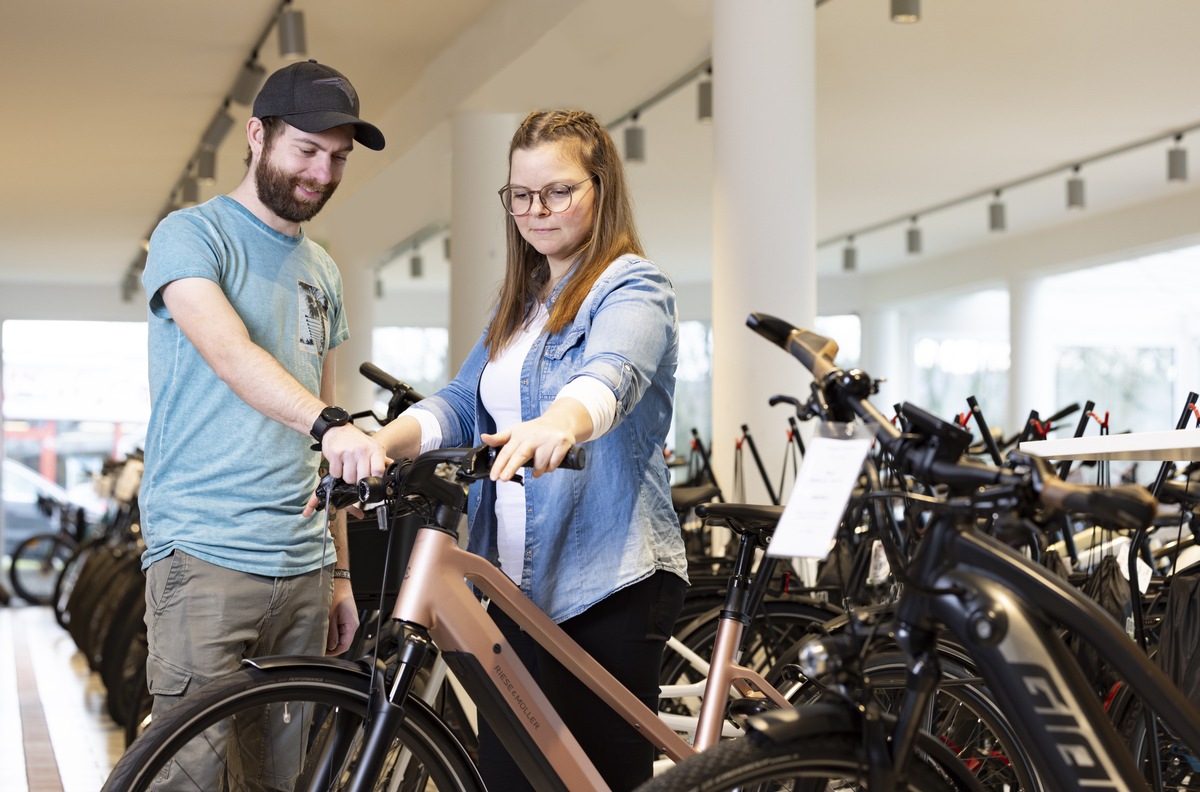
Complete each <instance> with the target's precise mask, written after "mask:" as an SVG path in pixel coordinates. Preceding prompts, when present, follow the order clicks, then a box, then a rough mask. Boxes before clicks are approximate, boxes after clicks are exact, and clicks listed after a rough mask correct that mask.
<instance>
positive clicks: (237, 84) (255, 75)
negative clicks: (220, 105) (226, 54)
mask: <svg viewBox="0 0 1200 792" xmlns="http://www.w3.org/2000/svg"><path fill="white" fill-rule="evenodd" d="M266 76H267V70H266V69H264V68H263V67H262V64H261V63H259V62H258V61H253V60H249V61H246V63H245V64H243V66H242V70H241V71H239V72H238V76H237V80H235V81H234V83H233V90H231V91H230V92H229V98H230V99H232V100H233V101H235V102H237V103H238V104H240V105H243V106H246V107H249V106H250V104H251V103H252V102H253V101H254V97H255V96H257V95H258V89H259V88H261V87H262V84H263V81H264V80H265V79H266Z"/></svg>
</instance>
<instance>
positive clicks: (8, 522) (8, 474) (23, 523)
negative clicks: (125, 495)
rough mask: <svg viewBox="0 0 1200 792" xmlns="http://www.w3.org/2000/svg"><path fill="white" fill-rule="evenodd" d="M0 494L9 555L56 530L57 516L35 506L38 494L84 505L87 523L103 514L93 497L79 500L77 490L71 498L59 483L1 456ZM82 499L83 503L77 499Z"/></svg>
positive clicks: (5, 552)
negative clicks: (26, 543)
mask: <svg viewBox="0 0 1200 792" xmlns="http://www.w3.org/2000/svg"><path fill="white" fill-rule="evenodd" d="M0 490H2V492H0V494H2V495H3V499H4V526H3V531H4V555H6V556H10V555H12V553H13V550H15V549H16V548H17V546H18V545H19V544H21V542H23V541H25V540H26V539H28V538H29V537H31V536H35V535H37V534H40V533H47V532H51V531H56V530H57V529H58V522H57V520H58V519H59V517H58V513H57V511H56V512H54V514H53V516H47V515H46V512H45V511H43V510H42V508H41V507H40V506H39V505H38V497H39V496H40V497H42V498H48V499H49V500H51V501H52V502H54V503H67V504H70V505H72V506H83V508H84V513H85V515H86V517H87V520H88V522H89V523H91V522H94V521H96V520H98V519H100V517H101V516H103V514H104V511H103V504H102V503H100V502H99V500H98V499H97V498H96V496H92V497H91V498H88V499H82V498H80V497H79V495H78V493H77V494H76V495H75V496H74V497H72V495H71V493H68V492H67V490H66V489H64V488H63V487H61V486H59V485H58V484H57V483H55V482H53V481H51V480H50V479H48V478H46V477H45V476H43V475H41V474H40V473H38V472H37V471H36V470H34V469H33V468H31V467H29V466H28V465H24V464H22V463H20V462H18V461H17V460H15V459H9V458H8V457H5V458H4V468H3V478H0ZM81 500H84V502H82V503H81V502H80V501H81Z"/></svg>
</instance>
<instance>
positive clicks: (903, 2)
mask: <svg viewBox="0 0 1200 792" xmlns="http://www.w3.org/2000/svg"><path fill="white" fill-rule="evenodd" d="M920 19H921V0H892V21H893V22H899V23H901V24H904V25H908V24H912V23H913V22H918V21H920Z"/></svg>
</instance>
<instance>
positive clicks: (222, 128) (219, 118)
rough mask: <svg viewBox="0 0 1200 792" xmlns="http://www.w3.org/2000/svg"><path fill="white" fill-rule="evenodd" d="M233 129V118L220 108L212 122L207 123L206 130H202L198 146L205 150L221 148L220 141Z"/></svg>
mask: <svg viewBox="0 0 1200 792" xmlns="http://www.w3.org/2000/svg"><path fill="white" fill-rule="evenodd" d="M230 129H233V116H231V115H229V112H228V111H227V110H226V109H225V108H224V107H222V108H221V109H220V110H218V111H217V114H216V115H215V116H213V120H212V121H210V122H209V123H208V129H206V130H204V134H203V135H202V136H201V137H200V145H201V146H202V147H205V148H210V149H216V148H220V147H221V141H223V140H224V139H225V136H226V135H228V134H229V130H230Z"/></svg>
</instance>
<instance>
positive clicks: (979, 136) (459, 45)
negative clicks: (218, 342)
mask: <svg viewBox="0 0 1200 792" xmlns="http://www.w3.org/2000/svg"><path fill="white" fill-rule="evenodd" d="M722 1H723V2H731V1H732V0H722ZM743 1H744V2H753V1H757V0H743ZM777 1H778V0H777ZM798 1H803V0H798ZM294 4H295V7H296V8H298V9H300V10H302V11H304V13H305V16H306V26H307V39H308V52H309V55H310V56H311V57H316V58H318V59H320V60H322V61H324V62H327V63H330V64H332V65H334V66H335V67H337V68H338V69H340V70H341V71H343V72H344V73H346V74H347V75H348V76H349V77H350V78H351V80H352V81H353V82H354V83H355V85H356V87H357V88H358V91H359V94H360V96H362V97H363V113H364V116H365V117H367V118H368V119H370V120H372V121H374V122H375V123H377V124H378V125H379V126H380V127H381V128H382V129H383V130H384V132H385V134H386V135H387V137H388V146H387V149H386V150H385V151H384V152H383V153H382V154H381V155H375V154H373V153H371V152H364V153H363V154H361V155H359V154H356V156H355V158H354V161H353V162H352V164H351V168H350V171H349V173H348V176H347V179H346V181H345V183H344V184H343V187H342V191H343V193H344V192H352V191H354V190H356V189H358V188H359V187H361V186H362V185H365V184H366V183H367V182H368V181H369V180H370V178H371V176H372V175H374V174H376V173H378V172H379V171H380V170H382V169H383V168H385V167H386V166H387V164H388V163H390V162H392V161H393V160H394V159H396V158H399V157H401V156H403V155H404V154H405V153H406V152H407V151H409V150H411V149H412V148H413V147H414V146H417V145H418V144H419V143H420V142H421V141H422V140H423V139H425V138H426V136H427V135H428V134H430V133H431V132H436V130H438V129H442V128H445V127H446V124H445V122H446V120H447V118H449V116H450V115H451V114H452V113H453V112H455V111H459V110H486V111H493V112H497V111H503V112H523V111H525V110H527V109H529V108H531V107H535V106H543V107H544V106H552V105H573V106H581V107H586V108H588V109H590V110H592V111H593V112H594V113H595V114H596V115H597V116H598V117H600V118H601V119H602V120H607V119H614V118H617V117H620V116H621V115H623V114H624V113H626V112H627V111H628V110H630V109H632V108H633V107H634V106H636V105H637V104H638V103H640V102H643V101H645V100H646V99H647V98H649V97H651V96H654V95H655V94H656V93H657V92H659V91H660V90H662V89H663V88H664V87H665V86H667V85H670V84H671V83H672V82H673V81H674V80H676V79H677V78H678V77H679V76H680V75H682V74H685V73H687V72H688V71H689V70H690V69H693V68H694V67H695V66H696V65H697V64H700V63H703V62H704V61H705V60H706V59H707V58H708V55H709V53H710V42H711V17H712V15H711V3H710V2H705V1H704V0H444V1H443V2H434V3H431V2H428V1H427V0H425V1H424V2H418V1H417V0H333V1H327V2H321V0H294ZM922 5H923V8H922V12H923V14H922V20H921V22H920V23H919V24H916V25H906V26H901V25H895V24H892V23H891V22H890V21H889V20H888V18H887V9H888V2H887V0H826V1H825V2H823V3H821V4H820V5H819V6H818V8H817V11H816V31H817V147H818V156H817V163H818V165H817V200H818V205H817V227H818V234H819V238H820V239H822V240H838V239H839V238H841V237H844V236H845V235H846V234H848V233H852V232H854V231H856V230H859V229H863V228H867V227H871V226H873V225H875V224H878V223H881V222H884V221H890V220H894V219H901V221H902V219H903V218H905V217H906V216H908V215H911V214H913V213H916V212H919V211H921V210H923V209H925V208H928V207H934V206H938V205H941V204H943V203H945V202H948V201H953V200H955V199H958V198H960V197H962V196H969V195H975V194H986V193H988V192H990V191H991V190H993V189H995V188H996V187H998V186H1003V185H1006V184H1010V183H1013V182H1016V181H1018V180H1021V179H1022V178H1024V177H1026V176H1028V175H1031V174H1037V173H1050V172H1051V171H1053V170H1054V169H1061V170H1062V173H1061V174H1051V175H1050V176H1049V177H1048V178H1046V179H1043V180H1040V181H1036V182H1033V183H1030V184H1028V185H1025V186H1023V187H1018V188H1013V189H1012V190H1010V191H1008V192H1007V193H1006V198H1007V202H1008V223H1009V228H1010V231H1009V233H1021V232H1022V231H1023V230H1029V229H1034V228H1040V227H1045V226H1046V225H1047V224H1053V223H1065V222H1071V220H1072V215H1071V214H1069V213H1067V212H1066V211H1064V209H1063V202H1064V195H1065V188H1064V185H1063V181H1064V180H1065V177H1066V171H1067V169H1068V168H1069V167H1070V166H1071V165H1072V164H1073V163H1076V162H1079V161H1084V160H1088V159H1090V158H1092V157H1095V156H1096V155H1099V154H1102V153H1104V152H1109V151H1112V150H1115V149H1118V148H1120V147H1123V146H1125V145H1127V144H1129V143H1131V142H1135V141H1141V140H1153V139H1155V138H1160V137H1161V138H1167V137H1169V136H1170V135H1171V134H1173V133H1174V132H1175V131H1176V130H1180V129H1186V128H1190V127H1191V126H1193V125H1197V124H1200V100H1198V98H1197V97H1198V94H1200V91H1198V90H1197V85H1198V83H1200V79H1198V78H1200V57H1198V55H1197V52H1198V50H1197V46H1196V38H1197V35H1198V33H1197V32H1198V31H1200V2H1196V0H1139V1H1138V2H1132V0H990V1H989V0H925V2H924V3H923V4H922ZM277 7H278V0H206V1H205V2H193V3H185V2H174V1H173V0H105V1H104V2H95V3H82V2H76V3H69V4H68V3H65V2H63V0H43V1H42V2H15V0H8V2H5V3H4V4H3V6H0V58H2V59H3V63H4V74H5V75H6V77H5V80H4V90H3V106H4V108H5V113H4V119H5V123H4V124H3V125H2V127H0V129H2V131H0V146H2V150H3V151H4V159H3V161H4V168H3V175H4V177H5V178H4V185H3V186H4V189H3V191H2V192H0V281H5V280H8V281H54V280H61V279H71V280H74V281H94V282H97V283H108V284H116V283H119V281H120V280H121V278H122V276H123V274H124V273H125V271H126V270H127V269H128V267H129V265H130V262H131V261H132V260H133V259H134V258H135V256H136V254H137V251H138V246H139V243H140V240H141V239H142V237H143V236H144V235H145V234H146V233H147V232H148V230H149V229H150V228H151V227H152V226H153V224H154V222H155V221H156V220H157V218H158V216H159V213H160V211H161V210H162V209H163V208H164V206H165V205H166V202H167V200H168V197H169V194H170V192H171V189H172V187H173V185H174V184H175V183H176V181H177V179H178V178H179V176H180V175H181V173H182V171H183V169H184V166H185V163H186V162H187V161H188V159H189V158H190V157H191V155H192V154H193V152H194V151H195V149H196V147H197V144H198V141H199V139H200V135H201V133H202V132H203V130H204V128H205V127H206V125H207V124H208V122H209V120H210V119H211V118H212V116H213V114H214V113H215V111H216V110H217V108H218V107H219V106H220V104H221V101H222V99H223V97H224V96H225V95H226V94H227V93H228V91H229V89H230V87H231V85H232V84H233V81H234V77H235V76H236V74H237V72H238V69H239V68H240V66H241V64H242V62H243V60H244V59H245V58H246V56H247V55H248V54H249V52H250V49H251V48H252V47H253V45H254V43H255V42H256V40H257V39H258V38H259V35H260V34H261V33H262V32H263V31H264V29H266V27H267V24H268V22H269V20H270V19H271V18H272V17H273V15H274V13H275V11H276V9H277ZM260 56H261V59H262V61H263V62H264V64H265V65H266V66H267V68H268V70H271V69H274V68H276V67H278V66H279V65H282V64H281V61H280V60H279V58H278V56H277V44H276V41H275V38H274V36H273V35H271V36H270V37H269V38H268V39H267V40H266V42H264V45H263V47H262V50H261V52H260ZM714 68H716V69H719V68H720V64H714ZM231 110H232V111H233V112H234V115H235V118H236V119H237V127H235V130H234V132H233V133H231V134H230V135H229V138H228V139H227V142H226V145H225V146H223V147H222V149H221V151H220V159H219V163H218V183H217V184H216V185H214V186H213V187H212V188H209V193H211V192H212V191H223V190H225V189H228V188H229V187H230V186H232V185H233V184H234V183H235V182H236V181H237V179H238V178H239V177H240V175H241V164H240V161H239V160H240V157H241V154H242V153H243V152H244V148H245V147H244V136H243V135H242V134H241V131H240V126H241V125H242V124H244V122H245V118H246V115H247V113H248V111H247V110H246V109H245V108H241V107H237V106H234V107H232V108H231ZM763 122H764V123H770V110H769V108H765V109H764V114H763ZM646 125H647V127H648V131H650V132H651V133H652V131H653V130H652V127H651V121H650V120H649V119H647V120H646ZM1197 137H1200V135H1197ZM1184 142H1185V144H1186V143H1187V142H1189V137H1187V136H1185V138H1184ZM1166 148H1167V143H1166V142H1162V143H1157V144H1155V145H1153V146H1149V147H1147V148H1144V149H1139V150H1138V151H1135V152H1132V153H1130V154H1127V155H1123V156H1119V157H1111V158H1108V159H1106V160H1104V161H1103V162H1097V163H1095V164H1094V165H1088V166H1086V167H1085V168H1084V169H1083V175H1084V176H1086V177H1087V179H1088V187H1087V190H1088V212H1089V213H1091V212H1098V211H1103V210H1104V209H1105V208H1107V207H1116V206H1119V205H1122V204H1125V203H1129V202H1137V201H1146V200H1150V199H1153V198H1155V197H1159V196H1161V195H1162V194H1163V193H1164V192H1165V191H1168V190H1172V189H1175V190H1179V189H1193V188H1191V187H1188V186H1184V187H1179V186H1170V185H1167V184H1166V180H1165V169H1166V164H1165V150H1166ZM1196 151H1197V154H1196V155H1195V156H1193V160H1194V161H1195V159H1196V156H1200V147H1197V148H1196ZM1197 167H1198V168H1200V165H1198V166H1197ZM1195 169H1196V168H1194V169H1193V170H1195ZM336 200H338V199H335V201H336ZM986 204H987V199H986V198H979V199H978V200H977V201H975V202H973V203H972V204H968V205H965V206H963V207H961V208H959V209H954V210H946V211H943V212H938V213H934V214H931V215H929V216H928V217H923V218H922V220H921V224H922V227H923V228H924V229H925V246H926V251H925V255H933V254H936V253H937V252H938V251H939V250H945V249H948V248H950V247H954V246H958V247H961V246H969V245H973V244H979V243H980V242H982V241H986V238H987V230H986ZM444 214H445V209H444V208H443V204H442V203H441V202H439V201H431V202H430V205H429V216H428V217H406V218H404V220H403V224H405V225H406V227H407V231H404V230H403V229H399V230H398V231H397V233H398V234H399V233H401V232H402V231H403V232H404V233H412V232H413V231H415V230H417V229H418V228H421V227H423V226H425V225H428V224H430V223H439V222H445V221H446V220H447V219H448V218H447V217H445V216H439V215H444ZM903 229H904V223H903V222H900V223H899V224H896V225H894V226H891V227H889V228H885V229H883V230H880V231H878V232H876V233H874V234H867V235H860V237H859V238H858V240H857V244H858V247H859V251H860V253H859V257H860V264H862V265H864V266H873V265H879V266H882V265H896V264H901V263H903V262H904V261H905V260H911V259H906V256H905V254H904V252H903V245H904V242H903V233H904V230H903ZM398 238H399V237H398ZM839 251H840V243H835V244H833V245H831V246H829V247H828V248H827V249H826V250H825V251H823V252H822V255H821V258H820V262H821V267H822V268H823V269H825V270H828V269H830V268H834V269H835V268H836V266H837V261H838V260H840V259H839V256H840V252H839Z"/></svg>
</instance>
